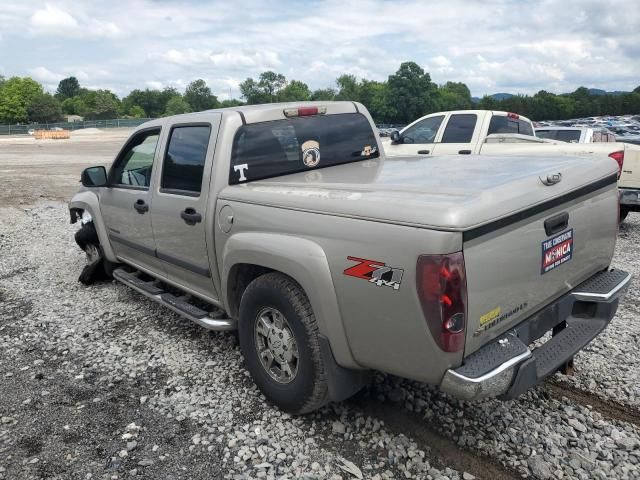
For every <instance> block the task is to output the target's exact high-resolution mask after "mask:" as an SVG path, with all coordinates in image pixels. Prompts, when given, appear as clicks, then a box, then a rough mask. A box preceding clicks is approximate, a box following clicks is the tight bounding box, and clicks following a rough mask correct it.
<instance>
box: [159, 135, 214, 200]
mask: <svg viewBox="0 0 640 480" xmlns="http://www.w3.org/2000/svg"><path fill="white" fill-rule="evenodd" d="M210 136H211V126H210V125H186V126H177V127H174V128H173V129H172V130H171V134H170V135H169V143H168V146H167V152H166V154H165V157H164V165H163V168H162V180H161V182H160V189H161V191H165V192H168V193H172V192H173V193H180V194H182V193H185V194H187V195H189V194H191V195H193V194H196V195H197V194H199V193H200V191H201V189H202V175H203V172H204V163H205V160H206V157H207V147H208V145H209V137H210Z"/></svg>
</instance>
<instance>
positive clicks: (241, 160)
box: [229, 113, 380, 185]
mask: <svg viewBox="0 0 640 480" xmlns="http://www.w3.org/2000/svg"><path fill="white" fill-rule="evenodd" d="M377 145H378V144H377V142H376V136H375V134H374V131H373V129H372V128H371V125H370V124H369V121H368V120H367V118H366V117H365V116H364V115H362V114H360V113H345V114H339V115H314V116H309V117H294V118H287V119H284V120H275V121H271V122H262V123H253V124H250V125H244V126H242V127H240V128H239V129H238V132H237V133H236V136H235V138H234V141H233V150H232V153H231V169H230V171H229V184H230V185H235V184H238V183H245V182H250V181H252V180H260V179H264V178H271V177H277V176H280V175H288V174H290V173H296V172H303V171H306V170H314V169H318V168H323V167H330V166H333V165H339V164H342V163H349V162H357V161H359V160H368V159H371V158H377V157H379V156H380V152H378V147H377Z"/></svg>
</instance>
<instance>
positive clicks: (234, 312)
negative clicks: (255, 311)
mask: <svg viewBox="0 0 640 480" xmlns="http://www.w3.org/2000/svg"><path fill="white" fill-rule="evenodd" d="M273 271H275V270H273V269H271V268H267V267H263V266H261V265H253V264H251V263H239V264H236V265H234V266H233V267H231V271H230V272H229V278H228V279H227V285H228V289H227V306H228V310H229V311H228V312H227V313H228V314H229V316H230V317H231V318H235V319H237V318H238V317H239V313H240V300H241V299H242V294H243V293H244V291H245V290H246V289H247V287H248V286H249V284H250V283H251V282H253V281H254V280H255V279H256V278H258V277H260V276H262V275H264V274H265V273H269V272H273Z"/></svg>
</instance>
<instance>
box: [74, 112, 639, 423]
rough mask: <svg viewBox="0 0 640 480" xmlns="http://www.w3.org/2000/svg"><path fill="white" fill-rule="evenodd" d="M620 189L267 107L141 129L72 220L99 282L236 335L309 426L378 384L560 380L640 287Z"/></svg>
mask: <svg viewBox="0 0 640 480" xmlns="http://www.w3.org/2000/svg"><path fill="white" fill-rule="evenodd" d="M498 171H499V173H500V175H499V176H496V172H498ZM617 172H618V169H617V167H616V165H615V163H614V162H603V161H599V160H597V159H595V158H593V157H591V158H577V157H575V158H572V157H567V156H564V157H562V156H552V157H546V158H543V157H541V156H534V157H518V158H515V157H514V158H505V157H496V156H487V155H486V156H474V157H463V156H457V157H447V158H435V159H434V158H428V157H424V156H421V155H413V156H406V157H403V158H401V159H400V158H397V159H391V160H389V159H386V158H385V155H384V152H383V151H381V144H380V138H379V137H378V135H377V133H376V131H375V126H374V124H373V121H372V120H371V117H370V115H369V113H368V112H367V110H366V109H365V107H364V106H363V105H361V104H359V103H354V102H313V103H311V102H305V103H289V104H269V105H253V106H242V107H234V108H228V109H219V110H211V111H205V112H199V113H191V114H185V115H178V116H173V117H166V118H161V119H157V120H153V121H151V122H147V123H145V124H143V125H141V126H140V127H138V128H137V129H136V130H135V131H134V132H133V133H132V135H131V137H130V138H129V139H128V140H127V141H126V143H125V144H124V146H123V148H122V150H121V151H120V153H119V154H118V155H117V157H116V158H115V161H114V163H113V165H112V166H111V168H110V170H109V171H108V172H107V171H106V169H105V168H104V167H92V168H89V169H86V170H85V171H84V172H83V174H82V182H83V188H82V189H81V191H80V192H78V193H77V194H76V195H75V196H74V197H73V198H72V200H71V202H70V204H69V208H70V214H71V219H72V222H77V221H78V220H81V228H80V229H79V230H78V233H77V234H76V241H77V242H78V244H79V245H80V246H81V247H82V248H83V249H84V250H85V251H86V252H87V254H88V258H89V261H90V263H89V265H88V267H87V268H97V267H100V268H103V267H106V269H105V270H106V273H110V274H111V275H113V277H114V278H115V279H116V280H118V281H120V282H122V283H124V284H126V285H128V286H129V287H131V288H133V289H135V290H136V291H138V292H140V293H141V294H143V295H145V296H147V297H148V298H150V299H151V300H154V301H156V302H158V303H160V304H162V305H164V306H166V307H167V308H170V309H172V310H174V311H176V312H178V313H179V314H181V315H183V316H184V317H186V318H187V319H189V320H191V321H194V322H196V323H198V324H200V325H202V326H204V327H206V328H209V329H212V330H231V329H236V328H237V329H238V330H239V340H240V348H241V350H242V354H243V358H244V363H245V366H246V368H247V369H248V371H249V373H250V374H251V376H252V377H253V379H254V381H255V383H256V384H257V385H258V387H259V388H260V389H261V390H262V392H263V393H264V394H265V396H266V397H267V398H268V399H270V400H271V401H272V402H274V403H275V404H276V405H278V406H279V407H281V408H283V409H284V410H287V411H290V412H293V413H305V412H309V411H312V410H314V409H317V408H319V407H321V406H322V405H324V404H326V403H327V402H328V401H330V400H342V399H345V398H347V397H349V396H350V395H352V394H353V393H354V392H356V391H357V390H358V389H359V388H360V387H361V386H362V385H363V384H364V383H365V382H366V380H367V378H368V374H367V372H369V371H371V370H381V371H385V372H389V373H391V374H394V375H399V376H402V377H406V378H410V379H414V380H418V381H422V382H427V383H431V384H435V385H439V386H440V388H442V390H444V391H446V392H449V393H450V394H452V395H454V396H457V397H459V398H463V399H467V400H471V399H479V398H484V397H495V396H501V397H502V398H505V399H508V398H513V397H516V396H518V395H520V394H521V393H523V392H525V391H526V390H527V389H528V388H529V387H531V386H533V385H535V384H537V383H539V382H541V381H543V380H544V379H545V378H546V377H548V376H549V375H552V374H554V373H555V372H556V371H557V370H558V369H559V368H561V367H562V366H563V365H564V364H566V362H567V361H569V360H570V359H571V358H572V357H573V356H574V355H575V354H576V353H577V352H578V351H580V350H581V349H582V348H584V347H585V345H587V344H588V343H589V342H590V341H591V340H592V339H593V338H595V337H596V336H597V335H598V334H599V333H600V332H601V331H602V330H603V329H604V328H605V327H606V326H607V325H608V323H609V322H610V320H611V319H612V317H613V316H614V314H615V312H616V309H617V307H618V304H619V302H620V299H621V297H622V295H623V293H624V291H625V288H626V286H627V285H628V282H629V280H630V278H631V276H630V275H629V274H627V273H626V272H623V271H620V270H610V269H609V265H610V263H611V259H612V257H613V252H614V247H615V239H616V234H617V221H616V218H615V212H616V211H617V208H618V193H617V189H616V181H617ZM87 295H91V291H90V290H88V291H87ZM547 332H553V337H552V338H551V339H549V340H548V341H547V342H546V343H544V344H543V345H541V346H536V345H534V342H535V340H537V339H538V338H540V337H541V336H543V335H545V334H546V333H547ZM213 355H215V354H213Z"/></svg>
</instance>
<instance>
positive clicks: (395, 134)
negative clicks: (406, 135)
mask: <svg viewBox="0 0 640 480" xmlns="http://www.w3.org/2000/svg"><path fill="white" fill-rule="evenodd" d="M389 138H391V143H392V144H393V145H396V144H398V143H402V142H401V139H402V137H401V136H400V132H399V131H398V130H394V131H393V133H392V134H391V136H390V137H389Z"/></svg>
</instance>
